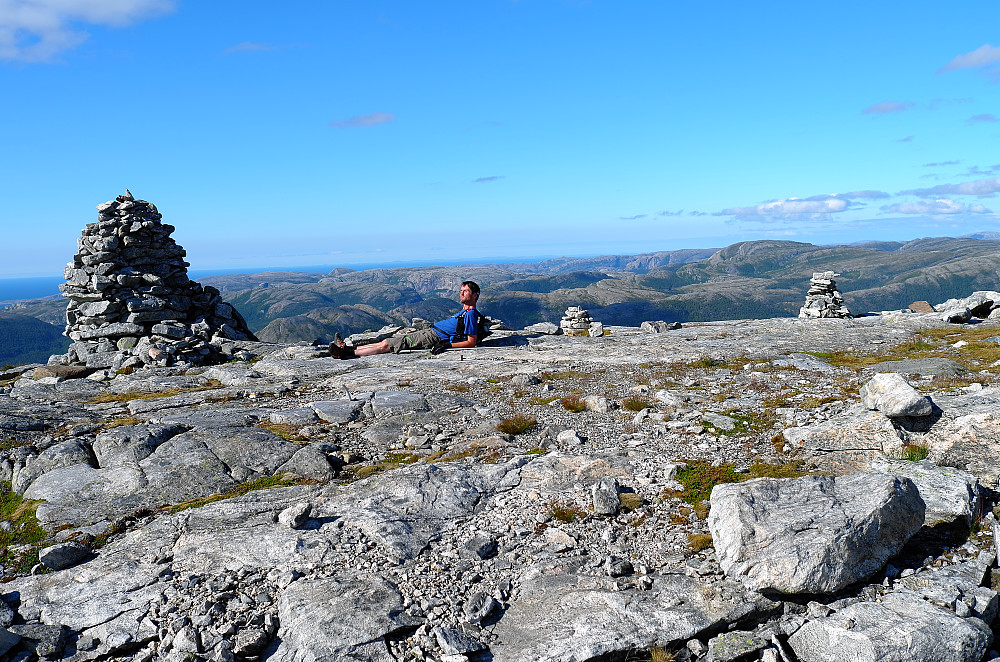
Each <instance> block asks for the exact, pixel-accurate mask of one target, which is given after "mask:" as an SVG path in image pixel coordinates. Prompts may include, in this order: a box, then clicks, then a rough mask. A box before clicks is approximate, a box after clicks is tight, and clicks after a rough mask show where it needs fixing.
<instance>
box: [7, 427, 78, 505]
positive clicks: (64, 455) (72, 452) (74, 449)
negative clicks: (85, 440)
mask: <svg viewBox="0 0 1000 662" xmlns="http://www.w3.org/2000/svg"><path fill="white" fill-rule="evenodd" d="M88 462H90V453H89V452H88V451H87V448H86V446H84V445H83V444H82V443H81V442H80V440H78V439H70V440H68V441H63V442H60V443H58V444H55V445H53V446H50V447H49V448H46V449H45V450H44V451H42V452H41V453H39V454H38V455H37V456H36V457H35V458H33V459H32V460H31V461H30V462H29V463H28V464H27V465H26V466H25V467H24V468H23V469H21V470H20V471H15V472H14V475H13V480H12V481H11V486H12V488H13V490H14V491H15V492H17V493H19V494H23V493H24V491H25V490H26V489H27V488H28V486H29V485H31V483H32V482H34V481H35V480H36V479H38V478H39V477H40V476H42V475H43V474H47V473H49V472H51V471H54V470H56V469H61V468H63V467H69V466H72V465H74V464H86V463H88Z"/></svg>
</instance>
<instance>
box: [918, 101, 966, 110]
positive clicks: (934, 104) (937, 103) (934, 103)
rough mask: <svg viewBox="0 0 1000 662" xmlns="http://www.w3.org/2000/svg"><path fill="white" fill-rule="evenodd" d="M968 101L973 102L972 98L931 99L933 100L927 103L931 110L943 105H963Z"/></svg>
mask: <svg viewBox="0 0 1000 662" xmlns="http://www.w3.org/2000/svg"><path fill="white" fill-rule="evenodd" d="M966 103H972V99H969V98H964V99H941V98H938V99H931V102H930V103H929V104H927V107H928V108H929V109H930V110H937V109H938V108H940V107H941V106H961V105H963V104H966Z"/></svg>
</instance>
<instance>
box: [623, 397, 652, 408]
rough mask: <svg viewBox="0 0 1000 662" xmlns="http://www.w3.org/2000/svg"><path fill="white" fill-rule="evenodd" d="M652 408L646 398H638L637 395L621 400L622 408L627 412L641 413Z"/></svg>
mask: <svg viewBox="0 0 1000 662" xmlns="http://www.w3.org/2000/svg"><path fill="white" fill-rule="evenodd" d="M651 406H652V403H651V402H650V401H649V400H647V399H646V398H640V397H639V396H637V395H633V396H632V397H629V398H625V399H624V400H622V407H624V408H625V409H627V410H629V411H642V410H643V409H647V408H649V407H651Z"/></svg>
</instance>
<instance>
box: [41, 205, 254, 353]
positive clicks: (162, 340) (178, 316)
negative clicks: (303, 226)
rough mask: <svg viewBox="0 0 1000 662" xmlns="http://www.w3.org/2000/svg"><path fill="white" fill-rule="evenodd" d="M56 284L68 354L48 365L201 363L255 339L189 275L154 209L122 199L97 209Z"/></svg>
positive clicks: (170, 229) (169, 228)
mask: <svg viewBox="0 0 1000 662" xmlns="http://www.w3.org/2000/svg"><path fill="white" fill-rule="evenodd" d="M97 211H98V215H97V222H96V223H89V224H87V226H86V227H85V228H84V230H83V235H82V236H81V237H80V239H79V240H78V241H77V247H78V253H77V254H76V255H75V256H74V257H73V261H72V262H70V263H69V264H67V265H66V270H65V272H64V274H63V275H64V277H65V278H66V283H64V284H62V285H60V289H61V290H62V293H63V296H64V297H67V298H68V299H69V303H68V304H67V306H66V331H65V335H67V336H69V338H71V339H72V340H73V341H74V342H73V343H72V344H71V345H70V348H69V352H68V353H67V354H64V355H61V356H54V357H52V358H51V359H50V360H49V362H50V363H62V364H74V363H76V364H80V363H82V364H86V365H87V366H88V367H91V368H112V369H115V370H117V369H120V368H126V369H127V368H132V367H141V366H142V365H175V364H184V363H188V364H193V365H194V364H203V363H213V362H217V361H218V360H220V359H221V358H222V357H223V356H224V355H226V354H232V352H233V351H234V344H233V342H232V341H234V340H256V338H255V337H254V335H253V333H251V332H250V329H249V328H247V325H246V322H245V321H244V320H243V317H242V316H241V315H240V314H239V312H237V311H236V309H235V308H233V307H232V306H230V305H229V304H228V303H225V302H224V301H222V299H221V298H220V297H219V291H218V290H216V289H215V288H214V287H202V286H201V285H200V284H199V283H196V282H194V281H191V280H189V279H188V276H187V267H188V266H189V264H188V263H187V262H185V261H184V256H185V252H184V249H183V248H181V247H180V246H178V245H177V243H176V242H175V241H174V240H173V239H172V238H171V237H170V234H171V233H172V232H173V230H174V228H173V226H172V225H167V224H165V223H161V222H160V218H161V215H160V213H159V212H157V210H156V207H155V206H154V205H152V204H150V203H148V202H146V201H145V200H136V199H135V198H133V197H132V194H131V193H130V192H129V191H128V190H126V191H125V195H120V196H118V197H117V198H116V199H114V200H112V201H110V202H105V203H104V204H102V205H98V206H97Z"/></svg>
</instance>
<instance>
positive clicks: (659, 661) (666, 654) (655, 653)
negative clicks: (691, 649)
mask: <svg viewBox="0 0 1000 662" xmlns="http://www.w3.org/2000/svg"><path fill="white" fill-rule="evenodd" d="M676 659H677V658H676V657H675V656H674V654H673V653H671V652H670V651H668V650H664V649H662V648H660V647H659V646H657V647H656V648H654V649H653V650H651V651H649V662H675V660H676Z"/></svg>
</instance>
